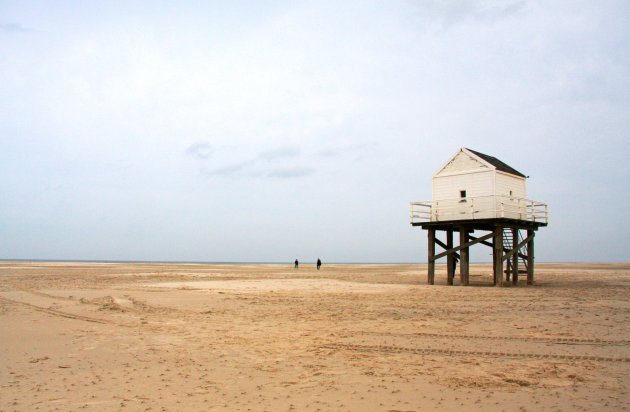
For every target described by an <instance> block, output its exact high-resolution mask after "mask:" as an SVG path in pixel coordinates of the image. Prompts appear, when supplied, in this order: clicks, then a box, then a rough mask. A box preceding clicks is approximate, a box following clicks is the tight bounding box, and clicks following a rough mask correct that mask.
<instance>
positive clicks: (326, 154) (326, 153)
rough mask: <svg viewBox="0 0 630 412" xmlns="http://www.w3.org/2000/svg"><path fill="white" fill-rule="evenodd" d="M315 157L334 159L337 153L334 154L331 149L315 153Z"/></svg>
mask: <svg viewBox="0 0 630 412" xmlns="http://www.w3.org/2000/svg"><path fill="white" fill-rule="evenodd" d="M317 155H318V156H320V157H334V156H336V155H337V152H335V151H334V150H333V149H322V150H320V151H319V152H317Z"/></svg>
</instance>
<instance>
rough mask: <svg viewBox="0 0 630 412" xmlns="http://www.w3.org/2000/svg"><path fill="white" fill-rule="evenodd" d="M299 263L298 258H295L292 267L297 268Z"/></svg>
mask: <svg viewBox="0 0 630 412" xmlns="http://www.w3.org/2000/svg"><path fill="white" fill-rule="evenodd" d="M299 264H300V262H298V260H297V259H295V266H294V267H295V269H297V268H298V265H299Z"/></svg>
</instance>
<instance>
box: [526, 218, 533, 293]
mask: <svg viewBox="0 0 630 412" xmlns="http://www.w3.org/2000/svg"><path fill="white" fill-rule="evenodd" d="M534 236H535V234H534V231H533V230H531V229H530V230H528V231H527V237H528V238H530V240H529V242H527V284H528V285H533V284H534Z"/></svg>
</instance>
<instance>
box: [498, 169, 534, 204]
mask: <svg viewBox="0 0 630 412" xmlns="http://www.w3.org/2000/svg"><path fill="white" fill-rule="evenodd" d="M510 190H511V191H512V196H514V197H518V198H521V199H525V198H526V197H527V193H526V190H525V178H524V177H518V176H514V175H510V174H507V173H503V172H500V171H497V172H496V189H495V194H496V195H499V196H509V195H510Z"/></svg>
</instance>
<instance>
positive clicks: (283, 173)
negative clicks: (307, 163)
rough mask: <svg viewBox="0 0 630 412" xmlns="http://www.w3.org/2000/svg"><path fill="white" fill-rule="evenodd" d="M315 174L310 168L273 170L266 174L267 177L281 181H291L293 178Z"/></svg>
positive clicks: (297, 167)
mask: <svg viewBox="0 0 630 412" xmlns="http://www.w3.org/2000/svg"><path fill="white" fill-rule="evenodd" d="M313 173H315V169H312V168H310V167H299V166H296V167H291V168H285V169H275V170H272V171H271V172H269V173H268V174H267V176H269V177H277V178H281V179H291V178H294V177H304V176H308V175H311V174H313Z"/></svg>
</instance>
